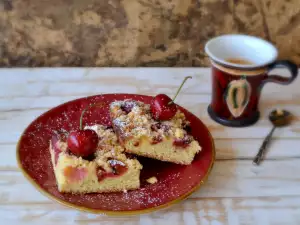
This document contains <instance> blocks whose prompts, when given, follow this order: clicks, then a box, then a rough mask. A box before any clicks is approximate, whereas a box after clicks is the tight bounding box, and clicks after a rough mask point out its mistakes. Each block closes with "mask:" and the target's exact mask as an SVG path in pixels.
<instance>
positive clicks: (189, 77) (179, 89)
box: [168, 76, 192, 105]
mask: <svg viewBox="0 0 300 225" xmlns="http://www.w3.org/2000/svg"><path fill="white" fill-rule="evenodd" d="M187 79H192V77H191V76H187V77H185V78H184V80H183V81H182V83H181V85H180V87H179V88H178V90H177V92H176V94H175V96H174V98H173V99H172V101H170V102H169V103H168V105H170V104H172V103H173V102H174V101H175V99H176V97H177V95H178V94H179V92H180V91H181V88H182V87H183V85H184V83H185V82H186V81H187Z"/></svg>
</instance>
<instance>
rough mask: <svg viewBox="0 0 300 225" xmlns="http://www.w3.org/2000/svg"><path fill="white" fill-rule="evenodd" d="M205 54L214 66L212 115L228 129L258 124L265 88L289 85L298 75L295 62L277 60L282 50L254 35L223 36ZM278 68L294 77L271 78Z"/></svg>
mask: <svg viewBox="0 0 300 225" xmlns="http://www.w3.org/2000/svg"><path fill="white" fill-rule="evenodd" d="M205 52H206V53H207V54H208V56H209V57H210V60H211V64H212V99H211V103H210V105H209V107H208V113H209V115H210V117H211V118H212V119H213V120H215V121H216V122H218V123H220V124H223V125H226V126H233V127H243V126H249V125H252V124H254V123H256V122H257V120H258V119H259V115H260V113H259V109H258V103H259V99H260V94H261V89H262V87H263V86H264V85H265V84H266V83H267V82H275V83H278V84H283V85H288V84H290V83H292V82H293V81H294V80H295V78H296V77H297V74H298V68H297V65H296V64H294V63H293V62H291V61H288V60H280V61H276V59H277V55H278V51H277V49H276V48H275V46H274V45H272V44H271V43H269V42H267V41H265V40H263V39H260V38H257V37H253V36H248V35H223V36H219V37H216V38H213V39H211V40H210V41H208V42H207V43H206V45H205ZM277 67H285V68H286V69H288V70H289V72H290V75H291V76H290V77H289V78H286V77H283V76H280V75H269V72H270V71H271V70H272V69H274V68H277Z"/></svg>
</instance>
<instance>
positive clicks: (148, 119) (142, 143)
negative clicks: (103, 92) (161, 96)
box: [110, 99, 201, 165]
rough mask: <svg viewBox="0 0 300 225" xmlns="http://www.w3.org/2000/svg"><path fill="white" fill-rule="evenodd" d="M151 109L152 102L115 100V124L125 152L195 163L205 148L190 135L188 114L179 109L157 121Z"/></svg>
mask: <svg viewBox="0 0 300 225" xmlns="http://www.w3.org/2000/svg"><path fill="white" fill-rule="evenodd" d="M129 106H130V107H129ZM128 108H130V109H131V110H130V111H129V110H128ZM150 108H151V107H150V105H149V104H145V103H143V102H139V101H134V100H130V99H127V100H124V101H115V102H112V103H111V105H110V116H111V119H112V125H113V128H114V130H115V132H116V134H117V137H118V139H119V142H120V144H121V145H122V146H123V147H124V148H125V151H126V152H128V153H132V154H136V155H140V156H145V157H149V158H154V159H158V160H161V161H167V162H173V163H177V164H184V165H189V164H191V162H192V161H193V159H194V157H195V155H196V154H197V153H198V152H199V151H200V150H201V147H200V145H199V143H198V142H197V141H196V140H194V138H193V137H192V136H191V135H189V134H188V132H187V129H186V128H187V127H189V122H188V121H187V120H186V118H185V115H184V114H183V113H182V112H181V111H180V110H178V109H177V110H176V113H175V115H174V116H173V117H172V118H170V119H168V120H164V121H157V120H156V119H155V118H154V117H153V116H152V115H153V114H152V113H151V110H150ZM124 109H126V110H124Z"/></svg>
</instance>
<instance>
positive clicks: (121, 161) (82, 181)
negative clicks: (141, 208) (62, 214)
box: [49, 125, 142, 193]
mask: <svg viewBox="0 0 300 225" xmlns="http://www.w3.org/2000/svg"><path fill="white" fill-rule="evenodd" d="M85 129H91V130H94V131H95V132H96V133H97V134H98V137H99V142H98V146H97V149H96V151H95V153H94V154H93V155H91V156H88V157H84V158H82V157H78V156H76V155H74V154H72V153H71V152H70V151H69V150H68V146H67V142H66V140H65V138H64V137H63V135H59V134H58V133H57V134H56V135H55V136H54V137H53V138H52V139H51V141H50V147H49V149H50V154H51V161H52V165H53V169H54V173H55V177H56V182H57V186H58V190H59V191H60V192H66V193H67V192H71V193H101V192H117V191H126V190H133V189H138V188H139V187H140V171H141V169H142V165H141V164H140V163H139V161H138V160H136V159H129V158H127V157H126V155H125V154H124V148H123V147H122V146H121V145H120V144H119V143H118V139H117V137H116V135H115V133H114V131H113V130H112V129H111V128H107V127H105V126H102V125H94V126H89V127H85Z"/></svg>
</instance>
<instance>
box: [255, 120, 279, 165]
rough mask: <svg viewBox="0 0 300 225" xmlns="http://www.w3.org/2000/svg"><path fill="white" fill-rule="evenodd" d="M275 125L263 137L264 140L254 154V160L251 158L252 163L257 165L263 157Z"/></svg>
mask: <svg viewBox="0 0 300 225" xmlns="http://www.w3.org/2000/svg"><path fill="white" fill-rule="evenodd" d="M275 128H276V127H275V126H273V128H272V130H271V131H270V132H269V134H268V135H267V137H266V138H265V140H264V142H263V143H262V145H261V147H260V149H259V151H258V153H257V155H256V156H255V158H254V160H253V164H255V165H259V164H260V162H261V160H262V159H263V157H264V154H265V152H266V149H267V146H268V144H269V142H270V140H271V137H272V134H273V132H274V130H275Z"/></svg>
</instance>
